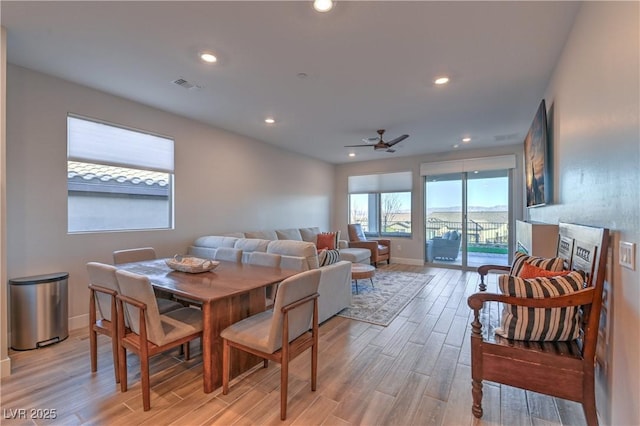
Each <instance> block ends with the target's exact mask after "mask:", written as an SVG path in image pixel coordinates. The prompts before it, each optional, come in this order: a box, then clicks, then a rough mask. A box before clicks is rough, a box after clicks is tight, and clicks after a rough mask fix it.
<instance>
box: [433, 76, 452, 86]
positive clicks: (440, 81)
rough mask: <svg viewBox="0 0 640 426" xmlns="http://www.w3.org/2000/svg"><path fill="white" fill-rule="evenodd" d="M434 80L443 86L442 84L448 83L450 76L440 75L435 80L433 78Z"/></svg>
mask: <svg viewBox="0 0 640 426" xmlns="http://www.w3.org/2000/svg"><path fill="white" fill-rule="evenodd" d="M433 82H434V83H435V84H437V85H438V86H441V85H443V84H447V83H448V82H449V77H446V76H442V77H438V78H436V79H435V80H433Z"/></svg>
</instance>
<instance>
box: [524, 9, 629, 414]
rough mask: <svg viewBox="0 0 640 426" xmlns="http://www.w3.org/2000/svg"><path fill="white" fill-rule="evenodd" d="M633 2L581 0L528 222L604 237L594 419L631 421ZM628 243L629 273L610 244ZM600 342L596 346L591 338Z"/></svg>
mask: <svg viewBox="0 0 640 426" xmlns="http://www.w3.org/2000/svg"><path fill="white" fill-rule="evenodd" d="M639 22H640V3H638V2H585V3H583V4H582V6H581V9H580V11H579V12H578V15H577V16H576V20H575V22H574V26H573V29H572V31H571V34H570V36H569V38H568V40H567V43H566V45H565V47H564V51H563V53H562V55H561V57H560V60H559V62H558V64H557V67H556V69H555V71H554V73H553V77H552V79H551V82H550V84H549V86H548V88H547V91H546V95H545V98H546V100H547V107H549V108H550V107H553V108H552V110H553V112H554V117H553V122H554V129H553V132H554V135H553V140H554V148H553V157H554V165H553V168H554V176H555V180H554V188H553V190H554V191H553V192H554V194H555V198H554V202H553V204H552V205H550V206H546V207H542V208H536V209H530V210H529V216H530V219H531V220H534V221H541V222H549V223H557V222H558V221H565V222H576V223H581V224H585V225H593V226H603V227H608V228H610V229H611V230H612V231H613V232H612V233H613V237H612V239H611V247H612V250H610V258H611V262H610V265H609V268H608V271H607V279H608V281H609V285H610V289H611V290H610V294H609V295H608V302H607V301H606V302H605V303H608V304H609V306H610V307H609V309H610V312H609V315H608V321H610V324H608V330H609V336H605V337H606V338H607V339H608V347H607V348H606V352H607V358H608V364H609V367H610V370H609V372H608V373H607V376H608V377H604V381H605V383H601V385H602V386H604V388H605V392H604V394H603V396H604V398H599V399H598V412H599V413H600V416H601V419H602V422H603V423H606V424H611V425H637V424H640V405H638V401H640V380H639V378H640V264H638V247H637V245H638V244H639V243H640V191H639V190H638V188H640V123H639V117H640V83H639V81H640V59H639V55H640V54H639V52H640V45H639V40H640V31H639ZM621 240H624V241H630V242H633V243H636V270H635V271H631V270H628V269H625V268H621V267H620V266H619V265H618V249H617V248H618V242H619V241H621ZM599 343H601V342H599Z"/></svg>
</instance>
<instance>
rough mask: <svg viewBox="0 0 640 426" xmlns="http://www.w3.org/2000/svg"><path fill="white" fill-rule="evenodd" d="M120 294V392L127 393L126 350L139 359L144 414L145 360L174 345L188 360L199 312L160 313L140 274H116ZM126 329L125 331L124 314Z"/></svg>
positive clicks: (199, 321) (147, 396)
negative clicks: (182, 348) (127, 325)
mask: <svg viewBox="0 0 640 426" xmlns="http://www.w3.org/2000/svg"><path fill="white" fill-rule="evenodd" d="M116 277H117V279H118V285H119V286H120V294H118V295H117V296H116V298H117V300H118V307H119V309H118V346H119V354H118V357H119V360H120V363H119V370H120V371H119V373H120V389H121V390H122V391H123V392H126V390H127V362H126V359H127V349H128V350H130V351H131V352H133V353H135V354H137V355H138V356H139V357H140V377H141V382H142V402H143V407H144V411H148V410H150V409H151V396H150V387H151V386H150V379H149V358H150V357H152V356H154V355H156V354H158V353H160V352H164V351H166V350H167V349H171V348H174V347H177V346H183V347H184V354H185V360H188V359H189V342H190V341H191V340H194V339H196V338H198V337H200V338H202V312H201V311H200V310H199V309H195V308H185V307H183V308H181V309H177V310H174V311H170V312H167V313H166V314H160V311H159V310H158V304H157V302H156V298H155V295H154V293H153V287H152V286H151V283H150V282H149V279H148V278H147V277H146V276H144V275H138V274H134V273H131V272H128V271H122V270H118V271H116ZM125 310H126V313H127V314H128V315H127V316H128V319H129V326H130V328H129V329H127V328H125V320H124V313H125Z"/></svg>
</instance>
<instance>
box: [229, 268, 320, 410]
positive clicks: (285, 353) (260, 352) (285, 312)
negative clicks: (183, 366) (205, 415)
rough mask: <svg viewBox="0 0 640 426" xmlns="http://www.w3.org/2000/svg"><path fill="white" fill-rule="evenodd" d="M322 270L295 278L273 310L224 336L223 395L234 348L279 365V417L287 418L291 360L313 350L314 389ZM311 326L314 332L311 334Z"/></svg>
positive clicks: (283, 288)
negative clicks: (319, 288)
mask: <svg viewBox="0 0 640 426" xmlns="http://www.w3.org/2000/svg"><path fill="white" fill-rule="evenodd" d="M320 273H321V272H320V270H319V269H314V270H310V271H306V272H302V273H300V274H297V275H294V276H292V277H290V278H287V279H286V280H284V281H282V282H281V283H280V285H279V286H278V292H277V294H276V300H275V304H274V307H273V310H268V311H264V312H261V313H259V314H256V315H253V316H251V317H249V318H245V319H244V320H242V321H240V322H237V323H235V324H233V325H231V326H229V327H227V328H225V329H224V330H223V331H222V333H220V335H221V337H222V339H223V340H222V342H223V346H222V393H223V394H225V395H226V394H227V393H228V392H229V372H230V362H231V359H230V355H231V348H236V349H239V350H241V351H244V352H248V353H251V354H254V355H257V356H259V357H261V358H263V359H264V366H265V367H267V365H268V361H269V360H272V361H275V362H277V363H280V364H281V366H282V368H281V371H280V418H281V419H282V420H285V419H286V417H287V388H288V381H289V361H290V360H291V359H293V358H295V357H296V356H298V355H300V354H301V353H303V352H304V351H306V350H307V349H308V348H311V390H312V391H315V390H316V381H317V380H316V379H317V372H318V285H319V283H320ZM309 324H311V332H309Z"/></svg>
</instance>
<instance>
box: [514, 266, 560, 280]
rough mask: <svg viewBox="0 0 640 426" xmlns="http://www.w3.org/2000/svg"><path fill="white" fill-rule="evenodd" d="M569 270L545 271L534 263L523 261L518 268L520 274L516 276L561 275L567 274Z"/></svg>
mask: <svg viewBox="0 0 640 426" xmlns="http://www.w3.org/2000/svg"><path fill="white" fill-rule="evenodd" d="M570 272H571V271H547V270H546V269H543V268H538V267H537V266H535V265H532V264H530V263H527V262H525V263H523V264H522V269H521V270H520V275H518V277H520V278H523V279H527V278H538V277H544V278H548V277H561V276H563V275H567V274H568V273H570Z"/></svg>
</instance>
